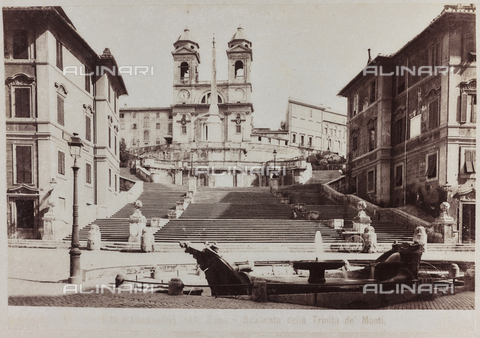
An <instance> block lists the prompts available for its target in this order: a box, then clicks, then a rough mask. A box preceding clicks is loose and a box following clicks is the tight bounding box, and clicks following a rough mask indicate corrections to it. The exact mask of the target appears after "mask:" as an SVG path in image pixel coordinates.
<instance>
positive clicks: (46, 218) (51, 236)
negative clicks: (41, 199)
mask: <svg viewBox="0 0 480 338" xmlns="http://www.w3.org/2000/svg"><path fill="white" fill-rule="evenodd" d="M54 221H55V216H54V215H53V211H52V209H50V210H49V211H48V212H47V213H46V214H45V215H43V219H42V223H43V227H42V228H41V229H40V234H41V236H42V239H43V240H44V241H53V240H55V233H54Z"/></svg>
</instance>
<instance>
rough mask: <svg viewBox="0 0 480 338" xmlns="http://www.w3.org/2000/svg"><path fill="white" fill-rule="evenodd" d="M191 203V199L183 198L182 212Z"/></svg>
mask: <svg viewBox="0 0 480 338" xmlns="http://www.w3.org/2000/svg"><path fill="white" fill-rule="evenodd" d="M190 203H192V199H191V198H190V197H188V196H186V197H184V198H183V210H185V209H187V207H188V206H189V205H190Z"/></svg>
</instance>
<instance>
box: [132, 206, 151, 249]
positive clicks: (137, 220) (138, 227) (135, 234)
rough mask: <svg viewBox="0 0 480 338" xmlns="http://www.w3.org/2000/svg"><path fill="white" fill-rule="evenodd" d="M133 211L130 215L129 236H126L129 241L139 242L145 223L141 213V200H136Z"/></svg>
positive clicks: (145, 220)
mask: <svg viewBox="0 0 480 338" xmlns="http://www.w3.org/2000/svg"><path fill="white" fill-rule="evenodd" d="M134 205H135V212H134V213H133V214H132V215H131V216H130V219H129V221H130V237H128V241H129V242H140V237H141V235H142V231H143V229H144V228H145V227H146V225H147V219H146V218H145V216H143V215H142V212H141V211H140V208H141V207H142V202H141V201H136V202H135V203H134Z"/></svg>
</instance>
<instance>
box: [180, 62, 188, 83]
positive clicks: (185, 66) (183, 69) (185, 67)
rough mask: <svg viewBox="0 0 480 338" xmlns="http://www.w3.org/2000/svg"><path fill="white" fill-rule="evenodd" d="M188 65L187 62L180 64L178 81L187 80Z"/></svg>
mask: <svg viewBox="0 0 480 338" xmlns="http://www.w3.org/2000/svg"><path fill="white" fill-rule="evenodd" d="M188 68H189V67H188V63H187V62H182V64H181V65H180V79H182V80H183V79H185V78H186V79H188V77H189V74H188Z"/></svg>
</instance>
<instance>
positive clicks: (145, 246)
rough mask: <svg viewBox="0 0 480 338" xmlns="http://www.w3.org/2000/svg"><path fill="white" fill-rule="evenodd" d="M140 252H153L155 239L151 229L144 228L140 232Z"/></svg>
mask: <svg viewBox="0 0 480 338" xmlns="http://www.w3.org/2000/svg"><path fill="white" fill-rule="evenodd" d="M140 248H141V250H142V252H153V251H155V237H154V236H153V229H152V228H144V229H143V230H142V237H141V242H140Z"/></svg>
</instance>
